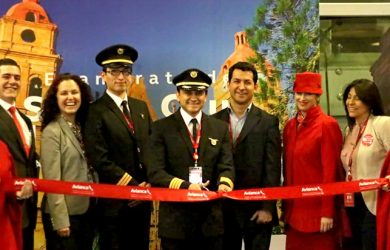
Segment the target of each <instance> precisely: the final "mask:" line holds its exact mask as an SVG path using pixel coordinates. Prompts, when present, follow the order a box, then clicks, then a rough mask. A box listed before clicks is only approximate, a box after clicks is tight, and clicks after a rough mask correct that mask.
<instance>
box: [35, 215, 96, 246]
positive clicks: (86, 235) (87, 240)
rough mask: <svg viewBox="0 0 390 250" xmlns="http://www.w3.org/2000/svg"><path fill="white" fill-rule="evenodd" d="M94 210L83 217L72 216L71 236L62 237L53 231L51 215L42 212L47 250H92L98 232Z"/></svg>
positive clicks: (70, 217) (70, 219)
mask: <svg viewBox="0 0 390 250" xmlns="http://www.w3.org/2000/svg"><path fill="white" fill-rule="evenodd" d="M94 215H95V213H94V210H93V209H89V210H88V211H87V212H86V213H85V214H82V215H70V216H69V221H70V236H69V237H60V236H59V235H58V234H57V231H55V230H54V229H53V226H52V223H51V219H50V214H48V213H44V212H42V223H43V229H44V231H45V237H46V249H47V250H70V249H72V250H91V249H92V244H93V239H94V236H95V232H96V230H95V229H96V227H95V220H96V218H94Z"/></svg>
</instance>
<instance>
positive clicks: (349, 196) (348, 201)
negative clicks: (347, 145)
mask: <svg viewBox="0 0 390 250" xmlns="http://www.w3.org/2000/svg"><path fill="white" fill-rule="evenodd" d="M368 118H369V117H367V119H366V121H365V122H364V123H363V125H362V126H361V127H360V129H359V133H358V136H357V138H356V142H355V145H354V146H353V148H352V152H351V154H350V156H349V160H348V173H347V178H348V181H352V156H353V152H354V151H355V149H356V147H357V145H358V143H359V141H360V139H361V138H362V136H363V133H364V130H365V129H366V126H367V122H368ZM344 206H345V207H354V206H355V195H354V193H345V194H344Z"/></svg>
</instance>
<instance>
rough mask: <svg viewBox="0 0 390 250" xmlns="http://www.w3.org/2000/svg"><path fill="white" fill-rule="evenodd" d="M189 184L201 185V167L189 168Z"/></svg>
mask: <svg viewBox="0 0 390 250" xmlns="http://www.w3.org/2000/svg"><path fill="white" fill-rule="evenodd" d="M188 179H189V180H188V181H189V182H190V183H192V184H202V183H203V181H202V167H201V166H194V167H189V178H188Z"/></svg>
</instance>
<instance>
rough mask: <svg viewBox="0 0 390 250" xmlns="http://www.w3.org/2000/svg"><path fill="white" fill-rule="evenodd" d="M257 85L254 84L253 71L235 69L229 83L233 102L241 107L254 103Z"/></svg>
mask: <svg viewBox="0 0 390 250" xmlns="http://www.w3.org/2000/svg"><path fill="white" fill-rule="evenodd" d="M256 89H257V84H255V82H253V73H252V71H242V70H240V69H235V70H234V71H233V74H232V79H231V80H230V82H229V92H230V96H231V97H232V101H233V102H235V103H237V104H239V105H249V104H250V103H251V102H252V98H253V93H254V91H255V90H256Z"/></svg>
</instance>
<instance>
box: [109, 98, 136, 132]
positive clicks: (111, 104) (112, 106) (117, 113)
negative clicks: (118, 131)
mask: <svg viewBox="0 0 390 250" xmlns="http://www.w3.org/2000/svg"><path fill="white" fill-rule="evenodd" d="M102 98H104V99H103V100H104V102H105V103H106V106H107V107H108V108H109V109H110V110H111V111H112V112H113V113H114V114H115V116H116V117H117V118H118V119H119V120H120V121H121V123H122V124H123V126H125V127H126V128H127V130H128V131H129V134H130V135H131V136H132V137H134V135H133V133H132V132H131V130H130V128H129V125H128V124H127V122H126V120H125V117H124V115H123V113H122V111H121V110H120V109H119V107H118V106H117V105H116V104H115V102H114V100H112V99H111V97H110V96H109V95H107V93H104V95H103V97H102Z"/></svg>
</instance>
